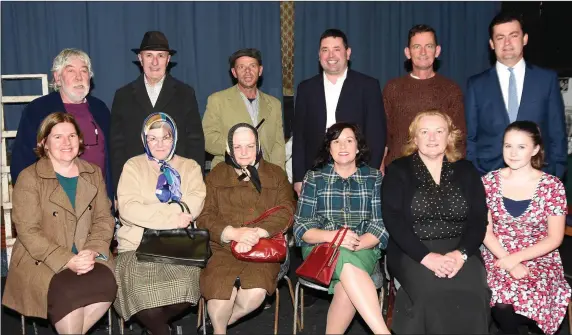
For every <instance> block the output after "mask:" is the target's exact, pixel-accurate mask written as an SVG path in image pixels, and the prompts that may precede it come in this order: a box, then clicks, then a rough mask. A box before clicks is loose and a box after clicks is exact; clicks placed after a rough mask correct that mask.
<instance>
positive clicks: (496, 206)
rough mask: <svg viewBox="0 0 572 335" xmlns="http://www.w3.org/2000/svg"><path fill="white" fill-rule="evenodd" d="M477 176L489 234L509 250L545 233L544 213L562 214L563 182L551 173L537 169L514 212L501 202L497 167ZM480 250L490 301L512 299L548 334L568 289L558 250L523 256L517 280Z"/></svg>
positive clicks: (561, 313) (553, 329)
mask: <svg viewBox="0 0 572 335" xmlns="http://www.w3.org/2000/svg"><path fill="white" fill-rule="evenodd" d="M482 179H483V184H484V186H485V192H486V194H487V206H488V208H489V210H490V212H491V215H492V221H493V231H494V234H495V236H496V237H497V238H498V240H499V242H500V244H501V245H502V247H503V248H504V249H505V250H506V251H508V252H509V253H511V254H513V253H516V252H518V251H520V250H523V249H526V248H529V247H531V246H533V245H535V244H536V243H538V242H539V241H540V240H542V239H543V238H545V237H546V236H547V233H548V217H549V216H560V215H566V214H567V205H566V193H565V190H564V185H563V184H562V182H561V181H560V180H559V179H558V178H556V177H554V176H552V175H549V174H546V173H543V174H542V176H541V177H540V181H539V182H538V184H537V186H536V190H535V192H534V195H533V196H532V199H531V201H530V204H529V205H528V208H527V209H526V210H525V211H524V213H522V214H521V215H520V216H519V217H516V218H515V217H512V215H510V213H509V212H508V211H507V210H506V208H505V205H504V202H503V195H502V178H501V176H500V170H496V171H492V172H490V173H488V174H487V175H485V176H483V178H482ZM482 255H483V259H484V261H485V267H486V269H487V281H488V284H489V287H490V289H491V291H492V292H491V293H492V298H491V302H490V305H491V306H494V305H495V304H497V303H501V304H512V305H513V306H514V310H515V311H516V313H518V314H521V315H523V316H525V317H527V318H529V319H531V320H534V321H536V323H537V324H538V327H539V328H540V329H541V330H542V331H543V332H545V333H547V334H554V333H555V332H556V331H557V330H558V328H559V326H560V323H561V322H562V320H563V319H564V316H565V315H566V308H567V306H568V302H569V301H570V294H571V290H570V286H569V285H568V283H567V282H566V279H565V278H564V269H563V267H562V260H561V259H560V254H559V252H558V250H554V251H552V252H550V253H548V254H546V255H544V256H540V257H538V258H535V259H532V260H530V261H526V262H524V263H523V264H524V265H526V266H527V267H528V269H529V271H530V275H529V276H527V277H525V278H523V279H520V280H519V279H514V278H513V277H512V276H511V275H510V274H509V273H508V272H507V271H505V270H503V269H500V268H497V267H495V266H494V263H495V261H496V259H497V258H496V257H495V256H494V255H493V254H492V253H491V252H490V251H489V250H488V249H487V248H483V251H482Z"/></svg>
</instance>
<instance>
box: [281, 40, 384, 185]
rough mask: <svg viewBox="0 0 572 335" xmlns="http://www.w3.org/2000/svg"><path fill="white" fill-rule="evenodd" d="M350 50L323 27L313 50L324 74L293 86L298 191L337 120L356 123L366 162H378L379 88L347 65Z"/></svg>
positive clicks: (381, 141)
mask: <svg viewBox="0 0 572 335" xmlns="http://www.w3.org/2000/svg"><path fill="white" fill-rule="evenodd" d="M351 51H352V50H351V48H349V47H348V40H347V37H346V35H345V34H344V33H343V32H342V31H341V30H338V29H328V30H326V31H325V32H324V33H323V34H322V36H320V50H319V52H318V55H319V58H320V65H321V67H322V69H323V73H321V74H318V75H316V76H314V77H312V78H310V79H307V80H304V81H303V82H301V83H300V85H298V90H297V93H296V94H297V96H296V104H295V107H294V108H295V114H294V126H293V147H292V159H293V161H292V168H293V170H294V171H293V174H294V178H293V180H294V189H295V190H296V192H297V193H298V195H299V194H300V191H301V189H302V180H303V179H304V175H305V174H306V171H308V170H309V169H311V168H312V166H313V164H314V159H315V158H316V154H317V153H318V151H319V150H320V146H321V145H322V142H323V140H324V134H325V132H326V129H327V128H328V127H330V126H331V125H332V124H334V123H336V122H351V123H355V124H357V125H358V126H359V127H360V129H361V131H362V132H363V134H364V136H365V138H366V141H367V145H368V147H369V149H370V160H369V165H370V166H371V167H373V168H376V169H379V168H380V167H381V161H382V159H383V155H384V151H385V141H386V132H387V129H386V121H385V112H384V110H383V99H382V97H381V87H380V85H379V81H378V80H377V79H375V78H372V77H369V76H366V75H365V74H363V73H359V72H357V71H353V70H350V69H348V61H349V60H350V55H351Z"/></svg>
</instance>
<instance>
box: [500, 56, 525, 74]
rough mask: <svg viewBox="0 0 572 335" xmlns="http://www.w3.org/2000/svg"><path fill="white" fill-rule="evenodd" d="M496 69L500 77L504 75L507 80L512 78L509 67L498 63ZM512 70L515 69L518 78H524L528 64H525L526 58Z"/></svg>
mask: <svg viewBox="0 0 572 335" xmlns="http://www.w3.org/2000/svg"><path fill="white" fill-rule="evenodd" d="M495 67H496V69H497V73H498V74H499V75H500V74H502V75H503V76H506V77H507V78H508V77H509V76H510V72H509V71H508V66H506V65H504V64H503V63H501V62H499V61H497V63H496V65H495ZM512 68H513V69H514V71H513V72H514V75H515V76H516V77H520V76H521V75H522V76H523V77H524V71H525V69H526V63H525V62H524V58H521V59H520V60H519V61H518V63H516V64H514V66H513V67H512Z"/></svg>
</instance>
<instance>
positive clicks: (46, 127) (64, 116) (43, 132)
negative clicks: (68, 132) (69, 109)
mask: <svg viewBox="0 0 572 335" xmlns="http://www.w3.org/2000/svg"><path fill="white" fill-rule="evenodd" d="M65 122H67V123H71V124H73V126H74V128H75V132H76V134H77V137H78V139H79V151H78V153H77V155H78V156H79V155H81V154H82V153H83V151H84V149H85V146H84V144H83V134H82V132H81V130H80V129H79V126H78V124H77V122H76V121H75V118H74V117H73V115H71V114H69V113H64V112H54V113H52V114H50V115H48V116H46V118H45V119H44V120H43V121H42V123H41V124H40V127H39V128H38V135H37V136H36V143H37V144H36V148H35V149H34V153H35V154H36V156H38V157H39V158H42V157H48V152H47V150H46V148H45V147H46V139H47V138H48V136H50V133H51V132H52V129H53V128H54V127H55V126H56V125H57V124H60V123H65Z"/></svg>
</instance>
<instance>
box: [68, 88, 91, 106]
mask: <svg viewBox="0 0 572 335" xmlns="http://www.w3.org/2000/svg"><path fill="white" fill-rule="evenodd" d="M61 90H62V91H63V92H64V94H65V95H66V97H67V98H68V99H69V100H71V101H72V102H74V103H81V102H83V99H85V97H86V96H87V94H88V93H89V85H87V86H84V92H85V93H75V92H71V91H68V90H67V88H66V87H65V86H64V85H62V87H61Z"/></svg>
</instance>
